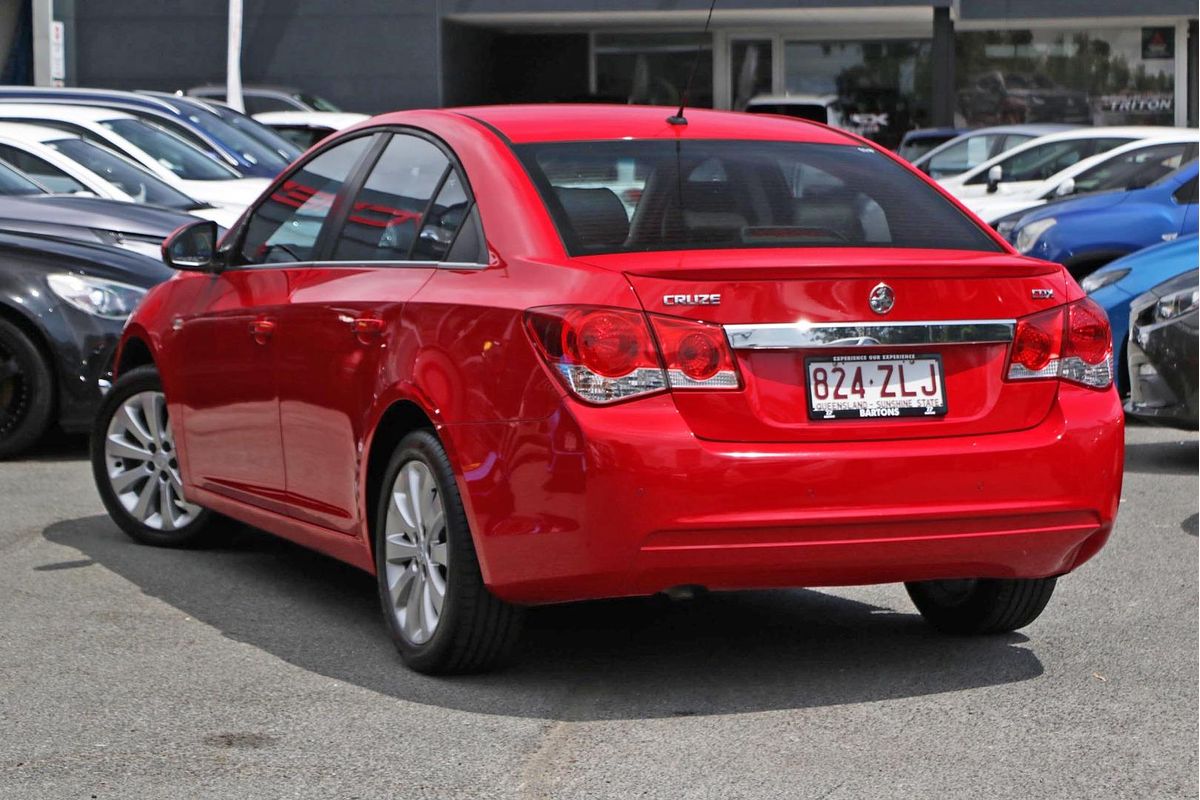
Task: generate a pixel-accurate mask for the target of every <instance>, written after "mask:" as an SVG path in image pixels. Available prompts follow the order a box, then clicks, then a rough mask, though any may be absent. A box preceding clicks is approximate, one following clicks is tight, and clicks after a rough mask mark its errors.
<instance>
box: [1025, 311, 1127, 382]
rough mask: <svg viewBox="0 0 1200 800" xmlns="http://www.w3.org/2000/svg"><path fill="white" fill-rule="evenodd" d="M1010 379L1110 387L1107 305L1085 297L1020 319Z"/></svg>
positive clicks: (1109, 330) (1109, 331)
mask: <svg viewBox="0 0 1200 800" xmlns="http://www.w3.org/2000/svg"><path fill="white" fill-rule="evenodd" d="M1008 378H1009V380H1030V379H1037V378H1052V379H1058V380H1064V381H1070V382H1071V383H1077V384H1079V385H1080V386H1087V387H1089V388H1092V389H1107V388H1108V387H1109V386H1111V385H1112V381H1113V346H1112V329H1111V328H1110V327H1109V324H1108V316H1107V315H1106V314H1105V313H1104V309H1102V308H1101V307H1100V306H1098V305H1097V304H1096V303H1095V302H1094V301H1093V300H1091V299H1090V298H1086V297H1085V298H1083V299H1082V300H1076V301H1075V302H1074V303H1069V304H1067V305H1065V306H1060V307H1059V308H1053V309H1050V310H1049V311H1043V312H1041V313H1038V314H1033V315H1031V316H1028V317H1024V318H1022V319H1019V320H1017V329H1016V332H1015V334H1014V336H1013V344H1012V354H1011V356H1010V357H1009V364H1008Z"/></svg>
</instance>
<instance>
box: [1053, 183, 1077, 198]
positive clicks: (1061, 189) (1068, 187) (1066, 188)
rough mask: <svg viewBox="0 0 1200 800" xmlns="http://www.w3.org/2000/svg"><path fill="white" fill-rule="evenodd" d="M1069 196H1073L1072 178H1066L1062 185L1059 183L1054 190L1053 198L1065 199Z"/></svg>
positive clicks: (1073, 184)
mask: <svg viewBox="0 0 1200 800" xmlns="http://www.w3.org/2000/svg"><path fill="white" fill-rule="evenodd" d="M1069 194H1075V179H1074V178H1067V179H1066V180H1065V181H1063V182H1062V183H1060V184H1059V185H1058V188H1057V189H1055V190H1054V196H1055V197H1066V196H1067V195H1069Z"/></svg>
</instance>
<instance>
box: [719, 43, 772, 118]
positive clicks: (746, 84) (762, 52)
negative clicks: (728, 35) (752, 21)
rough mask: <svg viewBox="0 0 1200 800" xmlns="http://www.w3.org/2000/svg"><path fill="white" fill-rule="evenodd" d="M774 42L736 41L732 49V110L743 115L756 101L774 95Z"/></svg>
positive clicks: (730, 83) (730, 69)
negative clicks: (747, 105)
mask: <svg viewBox="0 0 1200 800" xmlns="http://www.w3.org/2000/svg"><path fill="white" fill-rule="evenodd" d="M771 44H772V42H771V40H770V39H734V40H733V41H732V42H731V43H730V47H729V77H730V80H729V85H730V87H731V88H732V91H731V96H732V98H733V105H732V108H734V109H736V110H738V111H741V110H742V109H744V108H745V107H746V104H747V103H749V102H750V101H751V100H752V99H754V98H755V97H757V96H758V95H761V94H770V93H771Z"/></svg>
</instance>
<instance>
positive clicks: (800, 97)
mask: <svg viewBox="0 0 1200 800" xmlns="http://www.w3.org/2000/svg"><path fill="white" fill-rule="evenodd" d="M837 99H838V96H837V95H836V94H760V95H756V96H754V97H752V98H750V102H748V103H747V104H746V105H748V106H759V105H763V106H767V105H770V106H775V105H779V106H786V105H790V104H793V103H794V104H796V105H800V104H801V103H805V104H813V103H818V104H821V105H827V104H829V103H832V102H834V101H836V100H837Z"/></svg>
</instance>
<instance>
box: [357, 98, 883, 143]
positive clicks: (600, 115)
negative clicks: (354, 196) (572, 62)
mask: <svg viewBox="0 0 1200 800" xmlns="http://www.w3.org/2000/svg"><path fill="white" fill-rule="evenodd" d="M676 110H677V109H675V108H667V107H660V106H626V105H605V104H545V105H507V106H470V107H464V108H448V109H444V110H441V111H431V112H422V113H423V114H445V115H456V116H462V117H469V118H471V119H474V120H476V121H478V122H481V123H483V124H484V125H486V126H488V127H490V128H492V129H493V130H494V131H496V132H498V133H499V134H501V135H502V136H504V137H505V138H507V139H508V140H509V141H511V142H513V143H515V144H522V143H527V142H566V141H583V140H613V139H627V138H630V139H671V140H673V139H677V138H686V139H745V140H760V141H770V140H779V141H799V142H813V143H821V144H861V140H859V139H857V138H855V137H853V136H851V135H849V134H847V133H846V132H844V131H839V130H837V129H835V128H830V127H828V126H825V125H821V124H819V123H816V122H809V121H807V120H800V119H794V118H791V117H783V116H775V115H771V114H744V113H742V112H740V111H712V110H709V109H702V108H688V109H685V110H684V116H685V117H686V118H687V121H688V124H687V125H672V124H671V123H669V122H667V117H669V116H671V115H673V114H674V113H675V112H676ZM406 121H407V117H406V112H403V111H400V112H395V113H392V114H384V115H382V116H379V117H375V118H373V119H372V120H371V124H391V125H402V124H405V122H406Z"/></svg>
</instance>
